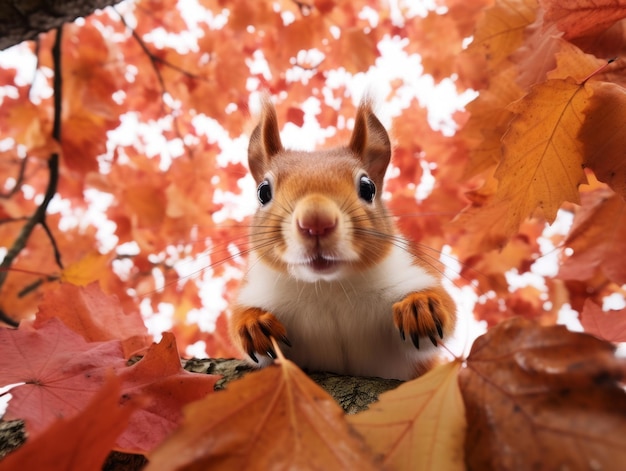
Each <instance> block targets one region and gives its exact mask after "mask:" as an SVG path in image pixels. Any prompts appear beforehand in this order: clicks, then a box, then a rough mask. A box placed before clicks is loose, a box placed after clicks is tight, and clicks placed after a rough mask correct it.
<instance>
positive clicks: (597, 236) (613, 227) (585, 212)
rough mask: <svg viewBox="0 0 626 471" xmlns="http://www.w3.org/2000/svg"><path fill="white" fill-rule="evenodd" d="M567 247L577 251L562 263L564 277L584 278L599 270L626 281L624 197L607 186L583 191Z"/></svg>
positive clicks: (561, 269)
mask: <svg viewBox="0 0 626 471" xmlns="http://www.w3.org/2000/svg"><path fill="white" fill-rule="evenodd" d="M564 246H565V247H568V248H570V249H572V250H573V253H572V254H571V255H570V256H569V257H567V258H566V259H565V260H564V261H563V263H562V264H561V266H560V268H559V274H558V277H559V278H560V279H563V280H581V281H584V280H588V279H590V278H592V277H593V276H594V274H595V273H596V272H597V271H599V272H601V273H603V274H604V275H605V276H606V277H607V278H609V279H610V280H612V281H614V282H616V283H619V284H624V283H626V267H625V266H624V263H623V258H622V257H623V254H624V251H625V250H626V205H625V203H624V200H623V199H622V198H621V197H620V196H619V195H617V194H615V193H613V192H612V191H611V190H608V189H606V188H601V189H598V190H594V191H591V192H585V193H583V194H582V206H581V208H580V209H579V211H578V212H577V213H576V215H575V217H574V223H573V225H572V228H571V230H570V232H569V234H568V236H567V239H565V242H564Z"/></svg>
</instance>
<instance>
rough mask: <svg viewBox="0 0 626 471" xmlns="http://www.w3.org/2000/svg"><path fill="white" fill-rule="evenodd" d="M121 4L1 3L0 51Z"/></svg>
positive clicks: (68, 0)
mask: <svg viewBox="0 0 626 471" xmlns="http://www.w3.org/2000/svg"><path fill="white" fill-rule="evenodd" d="M119 2H120V0H0V50H3V49H6V48H8V47H11V46H13V45H15V44H18V43H21V42H22V41H26V40H29V39H34V38H35V37H37V35H38V34H39V33H43V32H45V31H49V30H51V29H53V28H56V27H58V26H60V25H62V24H63V23H67V22H71V21H74V20H75V19H76V18H78V17H81V16H89V15H91V14H92V13H93V12H94V11H95V10H97V9H99V8H104V7H107V6H109V5H115V4H116V3H119Z"/></svg>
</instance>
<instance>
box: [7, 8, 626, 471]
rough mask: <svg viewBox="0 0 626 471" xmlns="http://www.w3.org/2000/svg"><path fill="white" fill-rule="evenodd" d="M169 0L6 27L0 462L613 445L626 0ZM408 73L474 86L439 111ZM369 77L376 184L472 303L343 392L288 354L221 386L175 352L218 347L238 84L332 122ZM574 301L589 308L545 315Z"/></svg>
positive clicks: (343, 115)
mask: <svg viewBox="0 0 626 471" xmlns="http://www.w3.org/2000/svg"><path fill="white" fill-rule="evenodd" d="M183 3H185V2H176V1H174V0H168V1H152V0H137V1H136V2H133V3H122V4H119V5H118V6H117V7H115V9H112V8H111V9H107V10H106V11H103V12H97V13H96V14H94V15H92V16H90V17H88V18H86V19H80V20H78V21H76V22H74V23H72V24H66V25H64V27H63V31H62V35H61V36H58V35H57V34H58V33H57V32H54V31H51V32H49V33H46V34H43V35H41V36H40V38H39V40H38V41H37V43H36V44H35V43H24V44H21V45H18V46H16V47H15V48H13V49H12V50H11V51H5V52H3V53H2V54H0V65H2V66H1V67H0V100H1V103H2V106H1V107H0V175H1V177H0V181H2V182H4V183H3V186H2V187H1V188H0V254H1V255H2V256H3V257H4V261H3V262H2V264H1V265H0V315H1V316H2V319H3V321H4V323H5V324H6V326H5V327H3V328H2V329H0V387H2V386H6V385H9V384H16V383H17V384H18V386H15V387H14V388H13V389H11V390H10V394H11V395H12V399H11V400H10V402H9V405H8V408H7V411H6V414H5V416H4V420H12V419H24V421H25V426H26V430H27V432H28V441H27V443H26V444H25V445H23V446H22V447H21V449H19V450H18V451H15V452H13V453H11V454H10V455H9V456H7V457H6V458H4V459H2V460H1V461H0V470H9V469H49V470H54V469H97V468H98V467H99V466H101V465H102V463H103V461H104V459H105V457H106V456H107V454H108V453H109V451H110V450H113V449H115V450H121V451H125V452H129V453H139V454H144V455H146V456H147V457H148V458H149V460H150V463H149V465H148V468H147V469H151V470H152V469H207V468H220V469H235V468H237V469H266V468H268V467H269V464H270V463H271V464H275V465H276V466H277V467H279V468H284V469H289V468H293V467H307V466H308V467H312V468H319V469H432V470H438V469H465V468H468V469H557V468H568V469H588V468H590V467H595V469H607V470H611V469H615V470H619V469H626V454H625V453H624V447H623V445H622V444H621V441H622V439H623V436H624V433H626V418H625V417H626V396H625V394H624V390H623V388H622V387H621V386H622V385H623V382H624V376H625V374H626V364H625V362H624V360H623V359H620V358H618V357H616V355H615V347H614V345H613V344H616V343H619V342H626V309H624V308H622V309H621V310H619V309H614V308H613V307H611V306H615V300H618V301H619V302H621V305H622V306H623V305H624V303H623V298H624V288H623V286H624V285H625V284H626V258H625V257H626V206H625V204H626V203H625V201H626V155H625V150H624V148H625V147H624V143H625V142H626V124H625V123H626V73H625V71H626V65H625V64H626V62H625V61H624V59H623V58H622V56H623V55H624V50H623V49H624V44H626V42H625V40H626V1H624V0H594V1H591V0H576V1H571V0H539V1H536V0H506V1H505V0H440V1H438V2H437V8H435V9H434V10H430V11H426V10H424V11H419V10H418V9H417V7H416V5H415V4H414V2H399V4H398V5H397V6H396V7H394V8H393V9H391V8H390V7H389V5H388V4H387V2H382V1H377V0H363V1H339V0H315V1H313V0H311V1H302V2H301V1H294V0H280V1H277V2H274V1H266V0H263V1H255V2H249V1H245V0H230V1H228V0H201V1H199V2H197V4H196V3H195V2H188V3H189V5H191V4H192V3H193V5H192V6H188V7H187V10H185V9H184V8H181V9H179V8H177V5H178V4H183ZM411 5H412V7H411ZM55 46H56V47H58V48H59V49H60V55H55V53H54V47H55ZM389 50H395V51H396V52H397V53H399V54H401V60H400V62H399V63H396V66H395V67H397V70H395V69H394V70H389V65H388V64H387V63H385V62H384V60H385V54H384V53H383V52H384V51H389ZM15 53H19V56H18V57H19V58H20V60H19V62H20V64H19V67H18V66H17V65H15V64H14V62H15V61H14V62H11V60H10V57H11V54H15ZM416 54H419V56H420V60H419V61H414V60H413V59H415V55H416ZM13 57H14V56H13ZM25 59H28V60H29V61H31V62H28V61H26V60H25ZM59 59H60V60H59ZM25 64H32V65H31V66H30V67H31V70H29V66H28V65H25ZM398 64H399V65H398ZM418 64H421V66H420V65H418ZM413 65H415V70H407V68H410V67H412V66H413ZM377 67H378V69H380V68H381V67H383V68H386V69H387V70H385V72H386V74H387V75H382V74H380V73H377V72H373V71H375V70H376V68H377ZM420 67H421V68H423V70H422V69H421V68H420ZM392 69H393V68H392ZM368 71H369V74H370V75H367V74H364V73H366V72H368ZM422 73H424V74H429V75H430V76H431V77H432V79H433V82H434V84H435V85H440V86H445V84H448V85H450V84H452V85H453V86H454V87H455V90H456V92H457V93H458V94H459V95H461V96H465V97H467V96H472V97H473V98H472V99H471V101H469V102H468V103H467V104H466V105H465V106H464V107H462V108H459V109H458V110H456V111H455V112H454V113H453V115H452V117H451V120H450V122H449V123H448V124H447V126H445V125H444V126H440V125H439V124H438V123H433V122H432V119H431V120H429V116H430V115H431V114H432V110H429V109H427V108H426V106H425V103H424V102H423V101H421V100H423V96H422V95H420V93H419V90H417V89H416V88H415V87H416V85H415V83H416V82H415V80H414V79H415V78H417V77H418V76H419V75H420V74H422ZM381 76H384V77H385V78H384V79H380V77H381ZM25 77H26V78H25ZM55 77H57V78H58V77H61V78H62V83H61V84H58V83H57V84H55V83H54V78H55ZM350 80H352V83H353V85H349V82H350ZM367 80H370V82H372V81H373V82H374V83H370V86H371V88H373V89H374V90H378V91H380V92H381V93H382V97H381V98H382V99H381V103H380V108H381V110H384V109H385V107H389V108H393V109H394V111H393V114H394V116H393V117H392V118H393V119H392V120H391V134H392V136H393V141H394V156H393V161H392V164H393V166H394V169H392V171H391V172H390V173H389V175H388V178H387V182H386V185H387V186H386V191H387V193H388V195H387V198H388V205H389V207H390V209H391V210H392V212H393V213H394V214H395V215H396V217H397V220H398V224H399V226H400V227H401V228H402V230H403V231H404V232H405V233H406V234H407V236H409V237H410V238H411V239H412V240H413V241H414V242H415V243H416V244H420V245H421V246H422V247H423V248H424V251H425V253H426V254H427V256H428V257H429V259H428V260H427V263H431V264H433V265H434V266H435V267H436V268H437V270H439V271H441V272H442V273H444V274H445V275H446V276H447V277H449V278H450V279H451V281H452V283H453V284H454V285H456V287H458V288H461V289H462V290H468V289H471V290H473V291H474V292H475V293H476V295H477V300H476V304H475V306H474V308H473V313H470V312H460V313H459V314H460V316H471V315H472V314H473V316H474V317H475V318H476V319H477V320H479V321H485V323H486V325H487V326H488V327H489V329H488V331H487V333H486V334H485V335H484V336H481V337H479V338H478V339H477V340H476V341H475V342H474V344H473V346H472V349H471V353H470V354H469V356H468V357H467V358H466V359H463V360H460V359H458V360H454V361H452V362H451V363H448V364H446V365H443V366H441V367H439V368H437V369H435V370H433V371H431V372H429V373H428V374H427V375H425V376H424V377H422V378H420V379H418V380H416V381H412V382H408V383H406V384H404V385H402V386H400V387H399V388H397V389H395V390H393V391H390V392H388V393H386V394H384V395H383V396H382V397H381V398H380V401H379V402H378V403H376V404H375V405H373V406H372V407H371V408H370V410H368V411H366V412H362V413H359V414H357V415H354V416H349V417H345V416H344V414H343V412H342V410H341V409H340V408H339V406H337V405H336V404H335V403H334V401H333V400H332V399H331V398H330V397H329V396H328V395H327V394H326V393H325V392H324V391H322V390H321V389H320V388H319V387H317V386H316V385H315V384H314V383H312V382H311V380H310V379H309V378H308V377H307V376H306V375H305V374H304V373H302V372H301V371H299V370H298V369H297V367H296V366H295V365H293V364H291V363H290V362H288V361H287V360H284V359H281V360H279V361H278V364H277V365H275V366H273V367H270V368H268V369H266V370H263V371H260V372H256V373H253V374H250V375H248V376H247V377H246V378H244V379H243V380H240V381H238V382H235V383H232V384H230V385H229V386H228V388H227V390H226V391H225V392H216V393H213V392H212V391H213V386H214V384H215V381H216V380H217V379H218V378H217V377H215V376H212V375H198V374H194V373H188V372H186V371H184V370H183V369H182V368H181V364H180V355H181V354H184V353H185V352H186V351H187V348H188V347H190V346H195V347H198V346H200V347H203V348H205V349H206V352H207V354H208V355H210V356H212V357H220V356H226V357H228V356H233V355H235V354H236V352H235V351H234V349H233V347H232V345H231V344H230V342H229V339H228V336H227V335H226V328H225V326H226V316H227V315H228V308H227V307H226V306H227V302H228V301H229V300H230V298H231V296H232V293H233V290H234V289H235V288H236V286H237V283H238V281H239V279H240V278H241V277H242V276H243V274H242V267H243V257H245V254H246V250H247V239H246V234H247V229H246V219H245V214H244V213H245V211H241V210H238V205H242V204H243V203H242V201H241V198H240V197H241V195H247V194H249V192H248V191H247V190H245V191H244V188H247V187H250V186H251V185H252V180H251V179H250V178H249V177H248V176H247V169H246V165H245V157H246V156H245V140H246V136H247V135H248V133H249V131H250V130H251V128H252V124H253V121H251V119H250V114H251V113H250V110H249V107H251V106H253V105H254V100H255V98H256V97H257V96H258V95H257V92H258V91H259V90H262V89H265V90H268V91H269V92H270V93H271V94H272V95H273V96H274V98H275V103H276V108H277V111H278V115H279V122H282V123H285V122H288V123H289V125H288V126H285V128H284V130H283V131H284V132H283V133H284V134H289V133H290V132H293V133H297V132H302V129H310V128H307V126H310V125H311V123H316V124H317V125H319V128H320V130H321V131H320V133H319V134H320V136H322V135H323V136H325V142H323V143H321V142H320V143H318V144H320V145H332V144H336V143H338V142H344V141H345V139H346V138H347V137H348V136H349V133H350V131H351V125H352V121H351V119H352V117H353V116H354V109H355V104H356V103H357V102H358V99H359V98H360V97H359V96H353V94H356V92H355V86H354V83H363V82H364V81H367ZM59 85H60V88H59ZM55 98H56V99H58V98H61V99H60V101H57V102H55ZM392 104H393V106H392ZM430 105H431V106H432V103H431V104H430ZM57 125H59V126H60V127H57ZM242 143H244V144H243V145H241V144H242ZM53 155H56V156H58V163H57V162H56V161H55V159H54V158H52V157H51V156H53ZM430 177H433V178H434V183H433V184H432V187H428V188H426V190H424V189H423V188H421V185H420V183H421V182H423V181H427V180H428V179H429V178H430ZM51 192H52V194H50V193H51ZM53 195H54V198H48V197H47V196H50V197H52V196H53ZM44 203H45V205H46V206H45V207H43V209H44V210H45V217H41V216H43V215H42V214H39V216H36V215H37V214H38V208H42V204H44ZM247 207H249V205H248V206H247ZM94 208H96V209H94ZM555 221H556V224H554V223H555ZM29 224H30V225H31V226H29ZM29 227H30V229H32V232H28V234H27V235H26V236H25V232H26V231H27V230H28V231H30V229H29ZM2 248H4V249H2ZM528 280H532V282H529V281H528ZM207 293H208V294H207ZM224 300H226V303H224ZM608 300H611V301H613V302H614V304H613V305H611V304H609V303H607V301H608ZM618 304H619V303H618ZM606 306H608V307H606ZM570 310H572V311H574V312H575V315H576V316H577V319H578V320H579V321H580V325H581V326H582V329H584V331H585V332H586V333H575V332H570V331H567V330H566V329H565V328H564V327H561V326H555V325H554V324H556V322H557V320H559V316H563V313H564V312H567V311H570ZM157 319H158V320H159V322H160V323H156V322H155V320H157ZM163 319H165V320H163ZM18 322H19V328H13V327H11V324H17V323H18ZM163 325H165V329H167V330H168V331H169V332H167V333H164V334H163V335H162V338H161V337H160V331H157V330H158V329H161V330H162V329H163V327H154V326H163ZM147 326H148V327H150V329H151V330H149V329H148V327H147ZM155 329H157V330H155ZM153 334H159V338H160V340H159V341H158V342H156V343H153ZM589 334H592V335H589ZM463 335H464V332H460V333H459V335H458V336H460V338H461V339H462V338H463ZM471 340H472V339H468V341H471ZM453 353H454V354H457V355H460V352H453ZM135 354H141V355H143V358H142V359H141V360H140V361H139V362H137V363H134V364H130V363H129V362H128V361H127V360H128V359H129V358H131V357H132V356H133V355H135ZM2 394H6V393H2ZM95 430H97V431H98V433H95V432H94V431H95ZM60 437H63V439H62V440H61V439H60ZM32 450H36V453H34V452H33V451H32ZM72 466H73V468H72Z"/></svg>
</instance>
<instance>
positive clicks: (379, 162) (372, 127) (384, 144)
mask: <svg viewBox="0 0 626 471" xmlns="http://www.w3.org/2000/svg"><path fill="white" fill-rule="evenodd" d="M348 147H349V148H350V150H351V151H352V152H353V153H354V155H355V156H356V157H358V158H359V159H360V160H361V162H362V163H363V167H364V168H365V169H366V170H367V172H368V173H369V176H370V177H371V178H372V179H373V180H374V181H375V182H376V183H377V184H379V185H380V184H382V181H383V177H384V176H385V171H386V170H387V166H388V165H389V161H390V160H391V142H390V141H389V135H388V134H387V130H386V129H385V127H384V126H383V125H382V124H381V122H380V121H379V120H378V118H377V117H376V115H375V114H374V112H373V111H372V104H371V101H370V100H369V99H367V98H366V99H364V100H362V101H361V104H360V105H359V109H358V110H357V113H356V118H355V121H354V130H353V131H352V137H351V138H350V144H349V146H348Z"/></svg>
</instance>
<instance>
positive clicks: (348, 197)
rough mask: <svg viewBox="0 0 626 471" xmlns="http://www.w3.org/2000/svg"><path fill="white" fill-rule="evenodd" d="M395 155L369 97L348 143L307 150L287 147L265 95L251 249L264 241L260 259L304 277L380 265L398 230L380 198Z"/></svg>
mask: <svg viewBox="0 0 626 471" xmlns="http://www.w3.org/2000/svg"><path fill="white" fill-rule="evenodd" d="M390 159H391V143H390V140H389V136H388V134H387V131H386V130H385V128H384V127H383V125H382V124H381V123H380V121H379V120H378V118H377V117H376V116H375V115H374V113H373V111H372V106H371V102H370V101H369V100H364V101H362V102H361V104H360V105H359V107H358V110H357V115H356V118H355V123H354V130H353V131H352V135H351V137H350V141H349V143H348V145H347V146H344V147H338V148H334V149H328V150H319V151H313V152H303V151H293V150H288V149H285V148H284V147H283V145H282V142H281V139H280V133H279V127H278V119H277V116H276V110H275V108H274V106H273V105H272V104H271V102H270V101H269V99H267V98H266V99H265V100H264V102H263V109H262V113H261V119H260V122H259V124H258V125H257V127H256V128H255V129H254V131H253V133H252V136H251V138H250V144H249V147H248V161H249V166H250V171H251V173H252V175H253V177H254V179H255V180H256V182H257V184H258V193H257V194H258V198H259V202H260V204H261V207H260V208H259V211H257V214H256V215H255V223H254V226H253V231H252V243H253V250H255V247H261V246H263V247H265V248H264V250H263V251H259V250H257V251H256V252H257V253H258V254H259V255H260V258H261V260H262V261H264V262H265V263H268V264H270V265H272V266H274V268H276V269H279V270H281V271H287V272H289V273H291V274H292V275H293V276H295V277H296V278H299V279H303V280H306V281H317V280H319V279H324V280H328V281H330V280H333V279H338V278H341V277H342V276H345V275H346V273H348V272H354V271H357V272H358V271H362V270H364V269H366V268H367V267H369V266H371V265H373V264H375V263H377V262H378V261H379V260H380V259H381V257H384V256H385V254H386V253H387V252H388V251H389V249H390V246H391V241H390V237H391V236H392V235H393V233H394V228H393V225H392V223H391V220H390V219H389V217H388V216H387V212H386V209H385V207H384V204H383V202H382V198H381V195H382V187H383V179H384V175H385V171H386V169H387V166H388V165H389V161H390ZM261 228H262V229H261ZM270 234H271V238H270ZM255 238H256V239H255ZM255 240H256V243H255Z"/></svg>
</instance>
